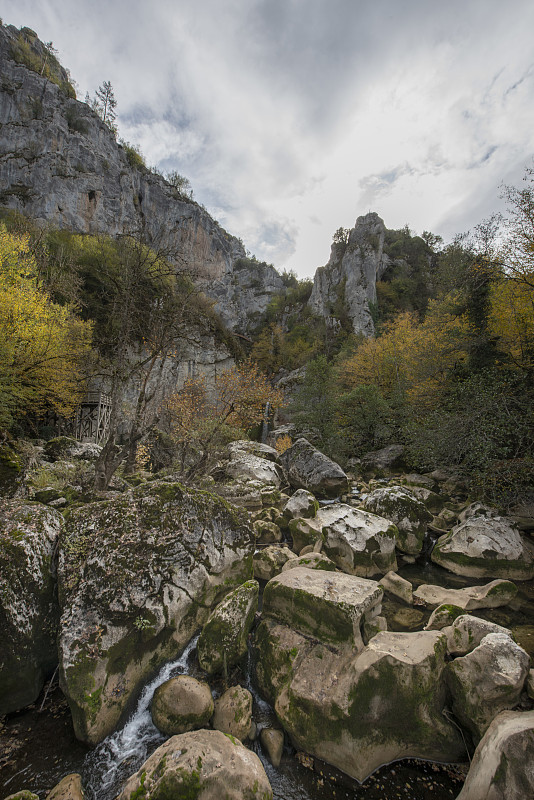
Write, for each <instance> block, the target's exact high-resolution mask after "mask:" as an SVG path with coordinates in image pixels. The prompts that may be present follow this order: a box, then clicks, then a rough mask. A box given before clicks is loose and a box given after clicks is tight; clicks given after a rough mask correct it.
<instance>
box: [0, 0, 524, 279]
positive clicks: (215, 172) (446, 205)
mask: <svg viewBox="0 0 534 800" xmlns="http://www.w3.org/2000/svg"><path fill="white" fill-rule="evenodd" d="M1 13H2V17H3V21H4V23H5V24H6V23H10V24H14V25H16V26H17V27H20V26H23V25H27V26H29V27H31V28H33V29H34V30H35V31H36V32H37V33H38V34H39V36H40V38H41V39H43V40H44V41H52V42H53V43H54V46H55V47H56V48H57V49H58V50H59V57H60V60H61V61H62V63H63V64H64V65H65V66H66V67H68V68H69V69H70V71H71V73H72V76H73V78H74V79H75V81H76V82H77V85H78V97H79V98H80V99H83V98H84V96H85V92H86V91H89V92H90V94H93V93H94V90H95V89H96V88H97V87H98V85H99V84H101V83H102V82H103V81H104V80H109V81H111V83H112V85H113V88H114V91H115V96H116V99H117V101H118V106H117V112H118V123H119V134H120V135H121V136H122V137H123V138H125V139H126V140H128V141H130V142H133V143H137V144H139V145H140V147H141V150H142V152H143V154H144V156H145V158H146V161H147V163H148V164H150V165H153V166H157V167H158V168H160V169H162V170H163V171H164V172H167V171H170V170H174V169H175V170H177V171H178V172H180V173H181V174H183V175H185V176H187V177H188V178H189V179H190V181H191V184H192V186H193V190H194V194H195V197H196V199H197V200H198V201H199V202H201V203H203V204H204V205H205V206H206V207H207V208H208V210H209V211H210V212H211V213H212V214H213V215H214V216H215V217H216V218H217V219H218V220H219V221H220V222H221V223H222V224H223V225H224V227H226V228H227V229H228V230H229V231H230V232H231V233H233V234H234V235H236V236H240V237H241V238H242V239H243V241H244V243H245V245H246V247H247V248H248V249H249V250H250V251H251V252H252V253H254V254H256V255H257V256H258V258H262V259H265V260H267V261H270V262H273V263H274V264H275V266H276V267H277V268H279V269H282V268H286V269H294V270H295V271H296V272H297V273H298V274H299V275H301V276H305V275H312V274H313V272H314V271H315V268H316V267H317V266H320V265H322V264H324V263H326V261H327V260H328V255H329V251H330V242H331V239H332V234H333V233H334V231H335V230H336V229H337V228H338V227H339V226H343V227H352V226H353V225H354V222H355V219H356V217H357V216H359V215H360V214H364V213H367V211H369V210H372V211H378V213H379V214H380V215H381V216H382V217H383V219H384V221H385V223H386V225H387V227H389V228H400V227H402V226H404V225H405V224H406V223H408V225H409V226H410V228H411V229H412V230H414V231H416V232H417V233H421V232H422V231H423V230H430V231H432V232H433V233H439V234H441V235H442V236H443V237H444V238H445V239H446V240H447V239H450V238H452V236H453V235H454V234H455V233H458V232H462V231H465V230H467V229H469V228H471V227H472V226H474V225H476V224H477V223H478V222H480V221H481V220H482V219H483V218H485V217H487V216H488V215H489V214H490V213H492V212H493V211H496V210H500V209H501V208H502V201H501V200H500V199H499V192H500V189H499V187H500V185H501V184H502V183H503V182H504V183H507V184H515V185H518V184H519V183H520V181H521V177H522V175H523V173H524V167H525V165H527V164H532V156H533V154H534V124H533V122H534V119H533V117H534V46H533V39H532V32H533V31H534V3H533V2H532V0H508V2H507V3H505V2H503V0H462V1H461V2H460V1H459V0H424V2H423V0H403V2H401V1H400V0H149V1H148V2H147V0H142V1H141V0H91V2H85V0H3V2H2V4H1Z"/></svg>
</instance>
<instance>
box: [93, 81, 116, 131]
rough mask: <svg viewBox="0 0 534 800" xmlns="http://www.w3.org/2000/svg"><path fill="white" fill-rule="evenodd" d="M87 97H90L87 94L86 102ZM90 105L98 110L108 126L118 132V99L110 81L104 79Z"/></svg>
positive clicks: (94, 109)
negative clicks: (116, 122)
mask: <svg viewBox="0 0 534 800" xmlns="http://www.w3.org/2000/svg"><path fill="white" fill-rule="evenodd" d="M87 99H88V98H87V96H86V102H87ZM89 105H90V106H91V108H92V109H93V111H96V113H97V114H98V116H99V117H100V119H101V120H102V122H104V123H105V124H106V125H107V126H108V128H109V129H110V130H111V131H113V133H115V134H116V133H117V126H116V124H115V120H116V118H117V115H116V113H115V109H116V108H117V101H116V99H115V94H114V92H113V87H112V86H111V82H110V81H104V83H103V84H102V85H101V86H99V87H98V89H97V90H96V92H95V96H94V98H93V100H91V101H90V102H89Z"/></svg>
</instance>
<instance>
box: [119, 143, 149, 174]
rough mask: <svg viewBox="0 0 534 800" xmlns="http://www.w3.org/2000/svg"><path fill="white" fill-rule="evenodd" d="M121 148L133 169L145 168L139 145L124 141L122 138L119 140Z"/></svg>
mask: <svg viewBox="0 0 534 800" xmlns="http://www.w3.org/2000/svg"><path fill="white" fill-rule="evenodd" d="M119 144H120V145H121V147H122V148H123V150H124V152H125V155H126V159H127V161H128V164H129V165H130V166H131V167H133V168H134V169H146V163H145V159H144V158H143V156H142V154H141V151H140V150H139V147H137V145H135V144H130V142H125V141H124V140H123V139H121V141H120V142H119Z"/></svg>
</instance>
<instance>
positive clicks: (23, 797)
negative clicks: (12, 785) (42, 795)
mask: <svg viewBox="0 0 534 800" xmlns="http://www.w3.org/2000/svg"><path fill="white" fill-rule="evenodd" d="M6 800H39V795H36V794H34V793H33V792H30V790H29V789H21V791H20V792H15V794H10V795H9V797H6Z"/></svg>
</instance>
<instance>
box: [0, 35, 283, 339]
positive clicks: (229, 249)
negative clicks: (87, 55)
mask: <svg viewBox="0 0 534 800" xmlns="http://www.w3.org/2000/svg"><path fill="white" fill-rule="evenodd" d="M30 34H31V32H30ZM18 39H19V32H18V31H17V29H16V28H14V27H12V26H8V27H2V26H0V65H1V73H2V81H1V85H0V205H3V206H7V207H9V208H13V209H17V210H19V211H22V212H24V213H25V214H27V215H28V216H30V217H32V218H34V219H35V220H36V221H37V222H39V223H42V224H51V225H53V226H56V227H59V228H69V229H70V230H75V231H78V232H81V233H99V232H104V233H107V234H110V235H112V236H115V235H118V234H121V233H124V232H135V231H140V230H141V229H144V231H145V232H146V234H147V235H148V237H149V238H150V239H151V240H152V241H153V242H155V243H157V244H158V246H159V247H162V248H164V249H165V250H166V251H168V253H169V254H170V257H171V258H172V259H173V260H174V261H175V262H176V263H177V264H178V265H179V266H180V267H184V268H186V269H188V270H190V271H191V273H192V274H193V275H195V276H197V277H198V279H199V280H202V282H203V283H204V284H205V289H206V293H207V294H208V295H210V296H212V297H213V298H214V299H215V300H216V307H217V310H218V311H219V313H220V314H221V317H222V318H223V321H224V322H225V323H226V324H227V325H228V326H229V327H231V328H233V329H237V330H241V331H243V330H246V329H247V326H248V321H249V318H250V317H251V316H252V317H253V316H254V315H256V316H258V315H259V314H261V313H262V312H263V311H264V310H265V308H266V306H267V304H268V302H269V300H270V298H271V296H272V294H273V293H274V292H277V291H280V290H281V289H282V286H283V285H282V281H281V279H280V277H279V275H278V273H277V272H276V270H274V269H273V268H272V267H267V265H265V268H264V269H262V270H261V271H260V272H261V274H256V273H258V270H257V269H255V267H254V262H251V266H250V267H249V268H248V269H246V270H243V269H237V270H236V269H235V268H234V265H235V262H236V261H237V260H238V259H244V257H245V250H244V247H243V244H242V242H241V241H240V240H238V239H236V238H235V237H233V236H231V235H230V234H229V233H227V232H226V231H225V230H223V228H221V226H220V225H219V224H218V223H217V222H215V221H214V220H213V219H212V218H211V217H210V215H209V214H208V213H207V211H205V209H204V208H202V207H201V206H200V205H199V204H198V203H196V202H194V201H193V200H191V199H190V198H188V197H186V196H184V195H181V194H180V193H179V192H178V191H177V190H176V189H174V188H173V187H172V186H171V185H170V184H169V183H168V182H167V181H166V180H165V179H164V178H162V177H161V176H160V175H156V174H155V173H153V172H150V171H149V170H147V169H146V168H144V167H142V166H136V165H135V164H132V163H131V158H129V153H128V150H127V149H125V148H124V147H121V146H120V145H119V144H118V143H117V141H116V139H115V136H114V135H113V133H112V132H111V131H110V129H109V128H108V127H107V126H106V125H105V124H104V123H103V122H102V121H101V120H100V118H99V117H98V115H97V114H95V112H94V111H92V109H91V108H89V106H88V105H86V104H85V103H80V102H78V101H77V100H76V99H74V98H72V97H70V96H68V94H67V93H66V92H65V91H64V90H62V88H61V87H60V86H59V85H57V84H56V83H53V82H52V81H51V80H48V79H47V78H45V77H43V76H41V75H40V74H39V73H38V72H35V71H33V70H32V69H29V68H28V67H26V66H25V65H24V64H22V63H17V62H16V61H15V60H14V58H13V48H14V46H16V43H17V40H18ZM27 39H28V41H27V42H26V44H27V48H28V52H29V53H30V54H33V55H34V56H36V57H37V58H39V57H40V55H42V49H43V45H42V43H41V42H40V41H39V40H38V39H37V38H33V37H32V36H31V35H28V37H27ZM61 77H63V78H64V80H65V81H66V80H67V74H66V73H65V74H64V76H61Z"/></svg>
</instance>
